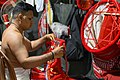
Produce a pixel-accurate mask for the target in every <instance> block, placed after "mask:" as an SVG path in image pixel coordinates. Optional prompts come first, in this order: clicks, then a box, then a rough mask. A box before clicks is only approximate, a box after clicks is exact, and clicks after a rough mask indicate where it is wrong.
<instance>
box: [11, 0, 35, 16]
mask: <svg viewBox="0 0 120 80" xmlns="http://www.w3.org/2000/svg"><path fill="white" fill-rule="evenodd" d="M29 10H32V11H33V14H34V16H35V14H36V12H37V11H36V9H35V8H34V7H33V6H32V5H30V4H28V3H25V2H23V1H20V2H18V3H17V4H16V6H15V7H14V9H13V12H12V14H13V18H15V15H16V14H19V13H22V12H27V11H29Z"/></svg>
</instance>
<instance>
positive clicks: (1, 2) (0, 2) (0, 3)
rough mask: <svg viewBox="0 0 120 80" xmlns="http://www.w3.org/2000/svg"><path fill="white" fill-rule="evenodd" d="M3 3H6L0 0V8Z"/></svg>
mask: <svg viewBox="0 0 120 80" xmlns="http://www.w3.org/2000/svg"><path fill="white" fill-rule="evenodd" d="M5 1H7V0H0V8H1V7H2V5H3V4H4V3H5Z"/></svg>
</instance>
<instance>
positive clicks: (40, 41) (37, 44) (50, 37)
mask: <svg viewBox="0 0 120 80" xmlns="http://www.w3.org/2000/svg"><path fill="white" fill-rule="evenodd" d="M54 38H55V36H54V34H47V35H45V36H43V37H41V38H39V39H37V40H34V41H30V40H28V39H27V38H26V37H25V41H26V44H27V45H29V49H28V50H29V51H34V50H36V49H38V48H40V47H41V46H42V45H43V44H45V42H46V41H50V40H53V39H54Z"/></svg>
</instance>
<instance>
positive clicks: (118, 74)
mask: <svg viewBox="0 0 120 80" xmlns="http://www.w3.org/2000/svg"><path fill="white" fill-rule="evenodd" d="M119 58H120V56H119V57H118V58H115V59H113V61H114V62H113V63H112V64H108V63H105V61H103V60H101V61H97V62H96V61H93V62H92V64H93V70H94V74H95V76H96V77H97V78H98V79H100V78H103V79H104V80H120V70H119V69H120V68H118V70H117V67H120V60H119ZM115 60H118V63H117V62H116V61H115ZM102 61H103V62H102ZM107 62H108V61H107ZM114 63H115V64H114ZM98 64H99V65H98ZM111 66H112V67H111ZM104 67H106V68H104ZM109 67H111V68H109ZM108 68H109V70H107V69H108ZM115 68H116V69H115Z"/></svg>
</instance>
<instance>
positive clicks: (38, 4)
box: [35, 0, 44, 12]
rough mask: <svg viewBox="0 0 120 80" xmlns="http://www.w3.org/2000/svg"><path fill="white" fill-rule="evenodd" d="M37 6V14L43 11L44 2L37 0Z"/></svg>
mask: <svg viewBox="0 0 120 80" xmlns="http://www.w3.org/2000/svg"><path fill="white" fill-rule="evenodd" d="M35 5H36V10H37V12H40V11H43V8H44V0H35Z"/></svg>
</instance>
